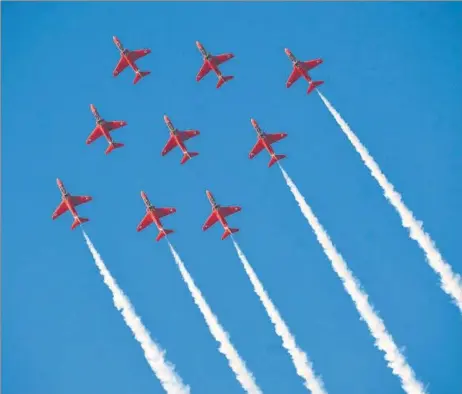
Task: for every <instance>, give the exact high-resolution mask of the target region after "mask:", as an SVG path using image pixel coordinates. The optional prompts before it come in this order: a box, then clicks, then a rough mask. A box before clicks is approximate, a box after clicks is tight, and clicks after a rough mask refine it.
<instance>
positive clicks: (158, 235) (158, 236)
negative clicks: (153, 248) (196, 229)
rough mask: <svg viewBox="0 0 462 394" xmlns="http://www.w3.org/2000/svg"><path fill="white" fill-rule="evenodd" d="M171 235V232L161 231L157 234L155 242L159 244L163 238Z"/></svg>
mask: <svg viewBox="0 0 462 394" xmlns="http://www.w3.org/2000/svg"><path fill="white" fill-rule="evenodd" d="M171 233H173V230H167V229H165V230H163V231H159V234H157V237H156V241H157V242H159V241H160V240H161V239H162V238H164V237H165V236H166V235H167V234H171Z"/></svg>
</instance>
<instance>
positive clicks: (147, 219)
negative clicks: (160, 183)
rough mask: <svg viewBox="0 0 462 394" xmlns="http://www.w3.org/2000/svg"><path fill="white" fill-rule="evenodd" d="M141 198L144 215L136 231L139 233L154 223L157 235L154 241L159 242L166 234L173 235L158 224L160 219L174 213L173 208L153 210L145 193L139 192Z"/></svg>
mask: <svg viewBox="0 0 462 394" xmlns="http://www.w3.org/2000/svg"><path fill="white" fill-rule="evenodd" d="M141 198H142V199H143V201H144V205H146V215H145V216H144V218H143V219H142V220H141V222H140V224H139V225H138V227H137V228H136V231H141V230H143V229H145V228H146V227H147V226H149V225H150V224H152V223H155V224H156V226H157V228H158V230H159V234H157V238H156V241H160V240H161V239H162V238H164V237H165V236H166V235H167V234H171V233H173V230H168V229H164V227H163V226H162V223H161V222H160V218H162V217H164V216H167V215H170V214H172V213H175V212H176V209H175V208H155V207H154V206H153V205H152V204H151V203H150V201H149V199H148V196H147V195H146V193H145V192H143V191H142V192H141Z"/></svg>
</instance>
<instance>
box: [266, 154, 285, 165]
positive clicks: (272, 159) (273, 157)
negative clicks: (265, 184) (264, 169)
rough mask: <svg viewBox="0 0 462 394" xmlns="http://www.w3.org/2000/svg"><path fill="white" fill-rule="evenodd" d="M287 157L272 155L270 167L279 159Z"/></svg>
mask: <svg viewBox="0 0 462 394" xmlns="http://www.w3.org/2000/svg"><path fill="white" fill-rule="evenodd" d="M285 157H286V155H275V156H271V160H270V161H269V163H268V167H271V166H272V165H273V164H274V163H276V162H277V161H279V160H282V159H284V158H285Z"/></svg>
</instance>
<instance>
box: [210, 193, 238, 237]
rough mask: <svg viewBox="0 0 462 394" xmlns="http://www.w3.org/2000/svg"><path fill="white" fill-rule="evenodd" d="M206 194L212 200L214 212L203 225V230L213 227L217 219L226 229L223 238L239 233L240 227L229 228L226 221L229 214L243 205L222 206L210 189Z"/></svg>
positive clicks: (235, 211)
mask: <svg viewBox="0 0 462 394" xmlns="http://www.w3.org/2000/svg"><path fill="white" fill-rule="evenodd" d="M205 194H207V197H208V199H209V201H210V204H211V205H212V213H211V214H210V216H209V217H208V218H207V220H206V221H205V223H204V225H203V226H202V231H205V230H207V229H209V228H210V227H212V226H213V225H214V224H215V223H216V222H217V221H220V223H221V224H222V226H223V227H224V229H225V232H224V233H223V235H222V236H221V239H222V240H223V239H225V238H227V237H228V236H230V235H231V234H233V233H237V232H238V231H239V229H238V228H229V226H228V223H227V222H226V219H225V217H226V216H229V215H233V214H235V213H237V212H239V211H240V210H241V207H237V206H229V207H222V206H221V205H219V204H217V203H216V202H215V199H214V198H213V195H212V193H210V192H209V191H208V190H206V191H205Z"/></svg>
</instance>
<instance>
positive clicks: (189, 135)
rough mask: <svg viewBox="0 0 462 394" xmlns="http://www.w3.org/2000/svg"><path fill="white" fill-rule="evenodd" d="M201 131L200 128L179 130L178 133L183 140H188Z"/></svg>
mask: <svg viewBox="0 0 462 394" xmlns="http://www.w3.org/2000/svg"><path fill="white" fill-rule="evenodd" d="M199 134H200V132H199V131H198V130H185V131H178V135H179V136H180V139H181V141H187V140H189V139H190V138H193V137H195V136H196V135H199Z"/></svg>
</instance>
